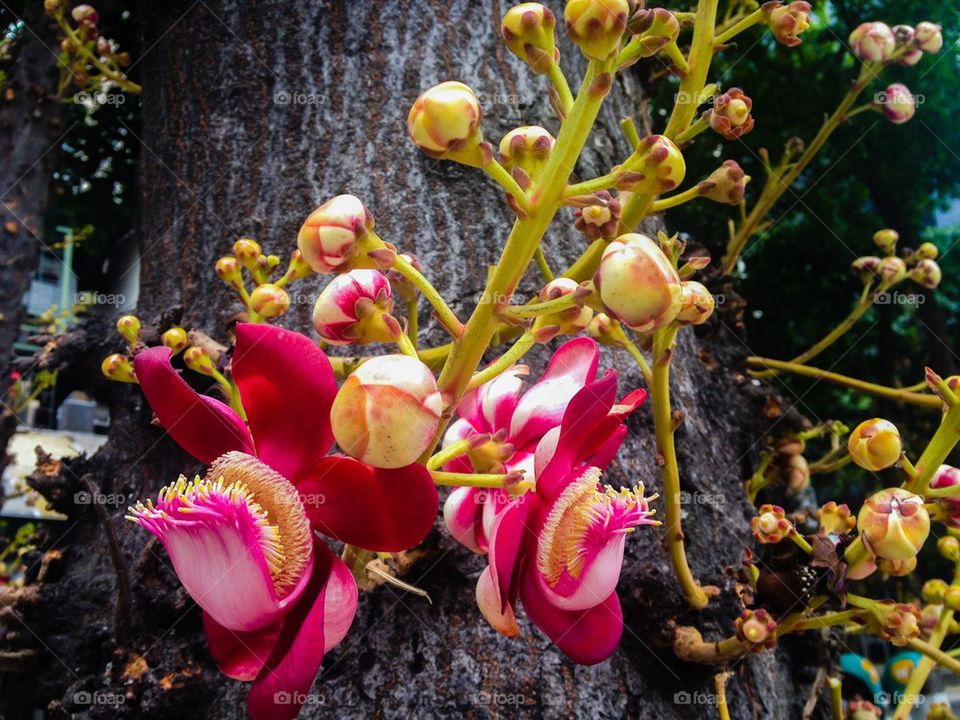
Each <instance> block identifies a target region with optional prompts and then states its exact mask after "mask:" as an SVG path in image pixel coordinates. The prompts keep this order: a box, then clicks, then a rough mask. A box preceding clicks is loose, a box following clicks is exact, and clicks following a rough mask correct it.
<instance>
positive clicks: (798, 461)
mask: <svg viewBox="0 0 960 720" xmlns="http://www.w3.org/2000/svg"><path fill="white" fill-rule="evenodd" d="M782 472H783V477H784V480H786V483H787V487H788V488H789V489H790V490H792V491H793V492H801V491H803V490H806V489H807V486H808V485H810V464H809V463H808V462H807V459H806V458H805V457H804V456H803V455H792V456H791V457H790V459H789V460H787V462H786V463H785V464H784V466H783V469H782Z"/></svg>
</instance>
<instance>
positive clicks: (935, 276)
mask: <svg viewBox="0 0 960 720" xmlns="http://www.w3.org/2000/svg"><path fill="white" fill-rule="evenodd" d="M941 278H942V273H941V271H940V266H939V265H938V264H937V261H936V260H921V261H919V262H918V263H917V264H916V265H914V266H913V269H912V270H911V271H910V279H911V280H913V281H914V282H915V283H917V284H918V285H923V287H925V288H927V289H928V290H933V289H934V288H936V287H937V285H939V284H940V280H941Z"/></svg>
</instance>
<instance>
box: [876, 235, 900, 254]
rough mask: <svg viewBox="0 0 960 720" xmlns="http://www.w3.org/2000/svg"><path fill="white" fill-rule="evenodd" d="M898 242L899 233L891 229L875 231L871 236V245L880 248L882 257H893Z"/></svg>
mask: <svg viewBox="0 0 960 720" xmlns="http://www.w3.org/2000/svg"><path fill="white" fill-rule="evenodd" d="M898 240H900V233H898V232H897V231H896V230H894V229H893V228H884V229H883V230H877V231H876V232H875V233H874V234H873V244H874V245H876V246H877V247H878V248H880V250H881V252H883V254H884V255H893V253H894V252H895V251H896V249H897V241H898Z"/></svg>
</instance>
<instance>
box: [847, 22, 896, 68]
mask: <svg viewBox="0 0 960 720" xmlns="http://www.w3.org/2000/svg"><path fill="white" fill-rule="evenodd" d="M848 44H849V45H850V49H851V50H853V54H854V55H856V56H857V57H858V58H860V59H861V60H867V61H871V62H882V61H885V60H889V59H890V56H891V55H892V54H893V51H894V50H895V49H896V46H897V39H896V38H895V37H894V36H893V30H891V29H890V26H889V25H887V24H886V23H882V22H865V23H863V24H861V25H858V26H857V28H856V29H855V30H854V31H853V32H852V33H850V38H849V42H848Z"/></svg>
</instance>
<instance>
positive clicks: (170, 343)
mask: <svg viewBox="0 0 960 720" xmlns="http://www.w3.org/2000/svg"><path fill="white" fill-rule="evenodd" d="M160 342H161V343H162V344H163V346H164V347H168V348H170V349H171V350H173V354H174V355H179V354H180V353H182V352H183V351H184V350H186V349H187V343H188V340H187V331H186V330H184V329H183V328H181V327H172V328H170V329H169V330H167V331H166V332H165V333H164V334H163V335H161V336H160Z"/></svg>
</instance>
